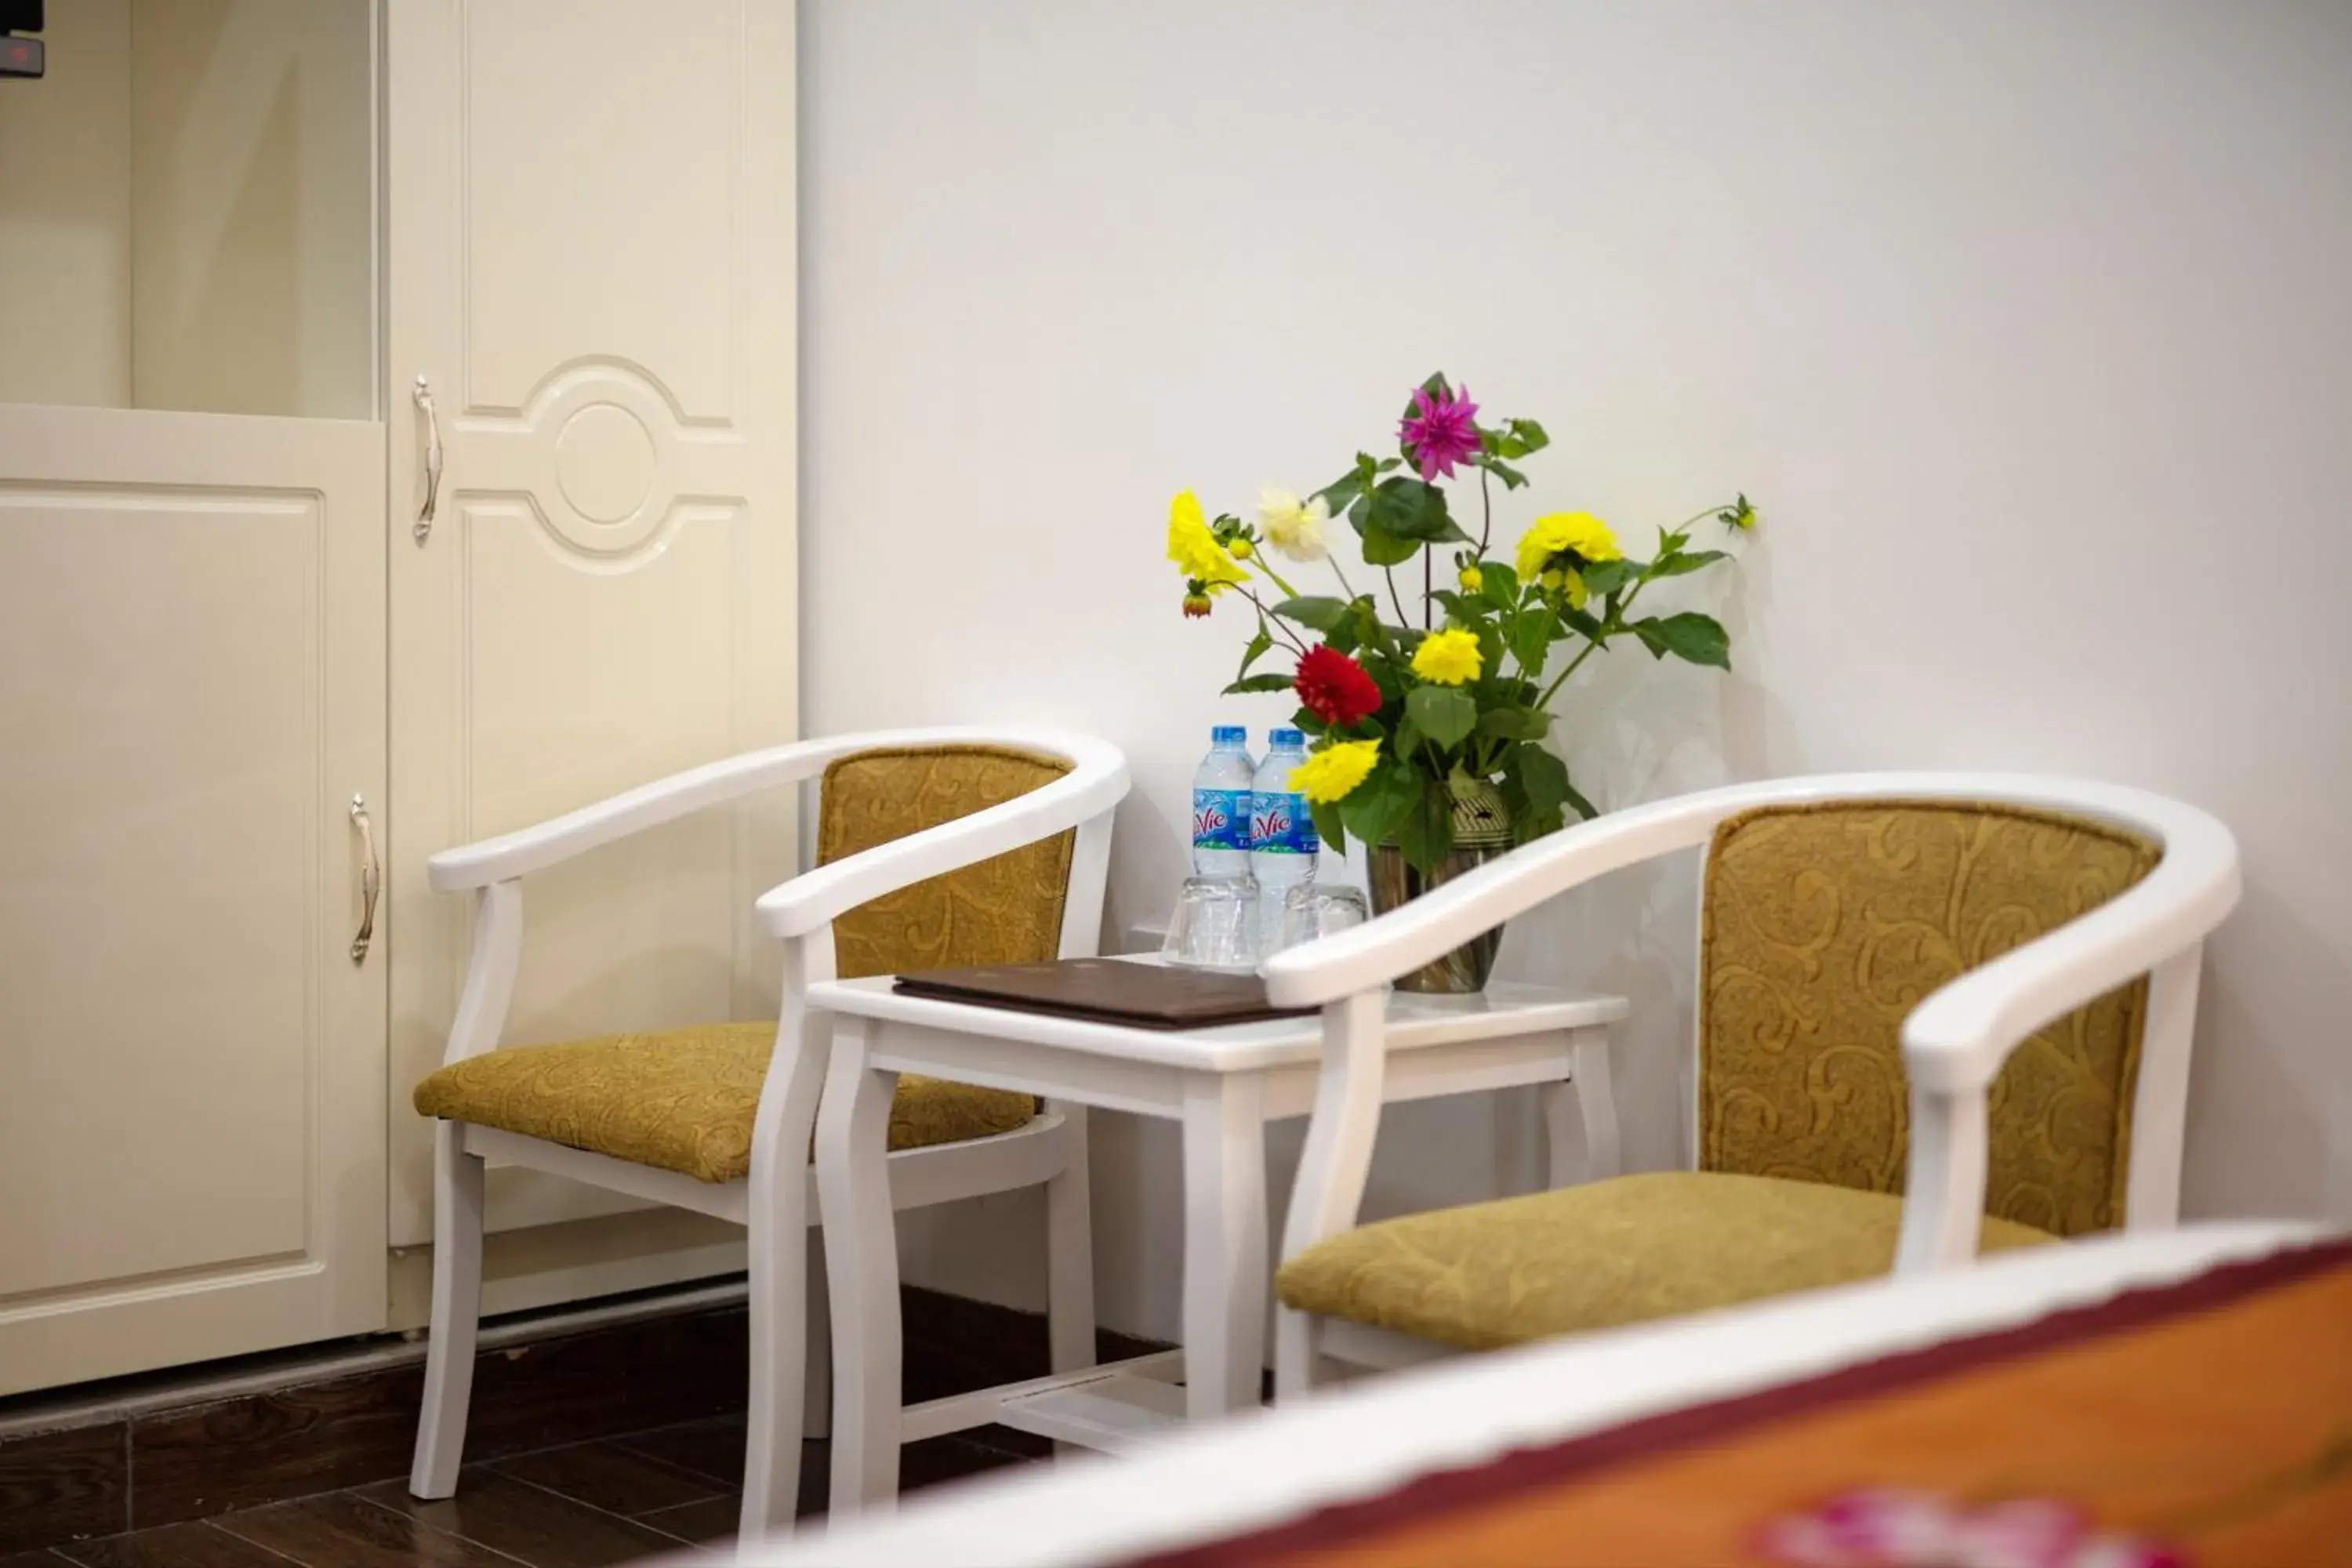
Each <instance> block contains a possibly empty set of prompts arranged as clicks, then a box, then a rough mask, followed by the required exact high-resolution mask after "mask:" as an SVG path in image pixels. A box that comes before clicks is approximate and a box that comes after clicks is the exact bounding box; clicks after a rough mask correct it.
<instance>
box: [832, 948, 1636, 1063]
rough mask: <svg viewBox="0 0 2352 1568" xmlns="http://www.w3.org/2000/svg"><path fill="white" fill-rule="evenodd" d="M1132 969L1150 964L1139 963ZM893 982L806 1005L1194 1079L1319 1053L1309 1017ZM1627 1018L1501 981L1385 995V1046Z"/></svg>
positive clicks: (843, 985)
mask: <svg viewBox="0 0 2352 1568" xmlns="http://www.w3.org/2000/svg"><path fill="white" fill-rule="evenodd" d="M1134 962H1137V963H1149V962H1153V961H1152V960H1150V959H1148V958H1138V959H1136V960H1134ZM892 984H893V977H892V976H890V975H887V974H877V975H873V976H870V977H868V978H866V979H862V980H828V981H824V982H822V983H820V984H815V985H812V986H810V987H809V992H808V1002H809V1005H811V1006H812V1007H822V1008H824V1009H825V1010H827V1011H829V1012H834V1013H845V1014H849V1015H851V1016H856V1017H861V1018H878V1019H882V1020H885V1021H887V1022H892V1023H898V1024H912V1025H918V1026H921V1027H924V1028H929V1029H943V1030H950V1031H953V1032H954V1033H956V1034H960V1035H978V1036H982V1037H990V1038H994V1039H1003V1040H1018V1041H1020V1042H1022V1043H1024V1044H1026V1045H1037V1046H1048V1047H1055V1048H1058V1049H1062V1050H1070V1051H1080V1052H1085V1053H1087V1054H1088V1055H1094V1056H1105V1057H1115V1058H1119V1059H1121V1060H1126V1061H1137V1062H1149V1063H1153V1064H1157V1065H1160V1066H1164V1067H1174V1068H1187V1069H1190V1070H1194V1071H1202V1072H1221V1073H1222V1072H1251V1071H1255V1070H1257V1069H1259V1068H1271V1067H1288V1066H1293V1065H1296V1064H1298V1063H1302V1062H1305V1063H1312V1062H1315V1061H1317V1060H1319V1059H1320V1057H1321V1053H1322V1047H1323V1021H1322V1019H1321V1018H1320V1017H1318V1016H1311V1015H1310V1016H1305V1017H1298V1018H1269V1019H1266V1020H1265V1021H1263V1022H1260V1023H1255V1024H1223V1025H1219V1026H1216V1027H1215V1028H1209V1029H1145V1028H1139V1027H1137V1026H1132V1025H1127V1024H1104V1023H1097V1022H1095V1021H1093V1020H1090V1019H1085V1018H1064V1017H1056V1016H1053V1015H1052V1014H1047V1013H1025V1012H1022V1011H1019V1010H1017V1009H1014V1008H1010V1007H982V1006H978V1005H973V1004H971V1003H969V1002H948V1001H942V1000H940V998H937V997H932V996H912V995H908V994H905V993H903V992H898V991H894V990H892V989H891V985H892ZM1625 1013H1626V1002H1625V999H1624V998H1623V997H1622V996H1609V995H1602V994H1596V993H1592V992H1585V991H1570V990H1564V989H1561V988H1559V987H1558V986H1550V985H1525V984H1515V983H1511V982H1507V981H1497V982H1496V983H1495V984H1491V985H1489V986H1487V987H1486V990H1485V991H1482V992H1480V993H1478V994H1475V995H1470V996H1423V995H1416V994H1412V993H1409V992H1403V991H1398V992H1392V993H1391V994H1390V997H1389V1010H1388V1031H1389V1033H1388V1046H1389V1048H1390V1049H1391V1051H1410V1050H1416V1049H1421V1048H1423V1047H1430V1046H1442V1045H1458V1044H1462V1043H1464V1042H1465V1041H1472V1040H1491V1039H1498V1038H1504V1037H1516V1036H1525V1035H1534V1034H1543V1033H1547V1032H1550V1031H1554V1030H1565V1029H1580V1028H1588V1027H1591V1026H1595V1025H1601V1024H1612V1023H1614V1022H1616V1021H1617V1020H1618V1019H1620V1018H1622V1017H1623V1016H1625Z"/></svg>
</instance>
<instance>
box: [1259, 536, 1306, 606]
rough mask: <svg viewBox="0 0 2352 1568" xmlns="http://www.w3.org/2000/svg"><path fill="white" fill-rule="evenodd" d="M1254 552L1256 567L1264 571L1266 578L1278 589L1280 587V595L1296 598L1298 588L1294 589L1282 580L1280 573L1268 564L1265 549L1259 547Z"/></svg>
mask: <svg viewBox="0 0 2352 1568" xmlns="http://www.w3.org/2000/svg"><path fill="white" fill-rule="evenodd" d="M1256 554H1257V569H1258V570H1259V571H1261V572H1263V573H1265V574H1266V577H1267V579H1268V580H1269V581H1271V582H1272V583H1273V584H1274V585H1275V586H1276V587H1277V588H1279V589H1281V590H1282V596H1283V597H1284V598H1286V599H1296V598H1297V597H1298V590H1297V589H1296V588H1294V587H1292V586H1291V585H1290V584H1287V583H1286V582H1284V581H1283V580H1282V574H1281V573H1279V572H1277V571H1276V570H1275V569H1274V568H1273V567H1272V566H1271V565H1269V564H1268V563H1267V562H1266V559H1265V550H1264V549H1263V548H1261V549H1259V550H1258V551H1257V552H1256Z"/></svg>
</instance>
